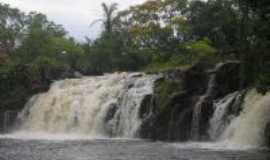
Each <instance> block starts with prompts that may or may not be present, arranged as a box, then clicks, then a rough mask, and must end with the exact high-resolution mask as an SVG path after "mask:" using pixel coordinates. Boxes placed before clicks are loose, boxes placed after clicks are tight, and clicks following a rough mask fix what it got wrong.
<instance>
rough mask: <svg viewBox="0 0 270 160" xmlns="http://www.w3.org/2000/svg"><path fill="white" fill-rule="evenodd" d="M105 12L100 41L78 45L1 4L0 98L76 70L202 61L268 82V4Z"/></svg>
mask: <svg viewBox="0 0 270 160" xmlns="http://www.w3.org/2000/svg"><path fill="white" fill-rule="evenodd" d="M102 8H103V12H104V17H102V18H101V19H98V18H97V21H95V22H94V23H93V24H92V25H95V23H102V24H103V27H104V30H103V32H102V33H101V35H100V37H99V38H97V39H96V40H90V39H89V38H87V39H86V42H85V43H78V42H77V41H76V40H74V39H73V38H72V37H70V36H68V35H67V32H66V31H65V29H64V28H63V26H61V25H58V24H55V23H54V22H51V21H49V20H48V19H47V17H46V16H45V15H43V14H41V13H36V12H32V13H29V14H26V13H24V12H21V11H20V10H18V9H15V8H11V7H10V6H9V5H6V4H1V3H0V92H1V95H0V99H1V100H2V99H9V98H8V97H20V98H19V100H18V103H20V102H22V101H24V100H25V99H26V98H27V96H25V95H30V94H31V93H32V92H33V91H34V90H36V89H38V90H40V89H42V86H46V84H49V83H50V82H51V80H52V79H60V78H64V77H67V76H68V74H70V73H73V72H74V71H79V72H81V73H83V74H88V75H96V74H102V73H104V72H115V71H136V70H143V69H144V70H145V69H147V70H160V69H167V68H174V67H186V66H190V65H192V64H194V63H196V62H198V61H200V60H207V61H216V62H218V61H224V60H228V59H229V60H230V59H231V60H240V61H241V62H242V64H243V65H242V77H243V80H245V81H247V82H248V83H249V84H250V85H256V86H259V87H261V88H267V86H269V84H270V71H269V70H270V69H269V67H270V63H269V60H270V55H269V48H270V15H269V14H270V2H269V1H268V0H259V1H258V0H257V1H256V0H208V1H207V2H205V1H198V0H193V1H189V0H150V1H147V2H145V3H143V4H141V5H137V6H132V7H130V8H129V9H127V10H124V11H118V10H117V4H110V5H107V4H104V3H103V4H102ZM231 76H233V75H231ZM20 95H21V96H20ZM14 101H16V100H12V101H8V102H6V101H5V103H3V102H2V103H1V104H0V105H1V106H2V107H7V106H16V105H13V104H14Z"/></svg>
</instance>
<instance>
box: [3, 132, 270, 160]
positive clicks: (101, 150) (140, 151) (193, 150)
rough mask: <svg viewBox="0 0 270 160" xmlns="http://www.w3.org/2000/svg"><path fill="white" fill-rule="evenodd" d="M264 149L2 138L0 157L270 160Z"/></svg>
mask: <svg viewBox="0 0 270 160" xmlns="http://www.w3.org/2000/svg"><path fill="white" fill-rule="evenodd" d="M269 159H270V152H269V151H268V150H264V149H241V150H238V149H236V148H234V149H228V148H226V147H224V148H223V147H220V146H219V147H217V145H214V144H210V143H183V144H182V143H173V144H171V143H163V142H149V141H143V140H130V139H96V140H90V139H88V140H86V139H84V140H79V139H73V140H56V139H54V140H38V139H35V140H31V139H14V138H3V137H2V138H0V160H269Z"/></svg>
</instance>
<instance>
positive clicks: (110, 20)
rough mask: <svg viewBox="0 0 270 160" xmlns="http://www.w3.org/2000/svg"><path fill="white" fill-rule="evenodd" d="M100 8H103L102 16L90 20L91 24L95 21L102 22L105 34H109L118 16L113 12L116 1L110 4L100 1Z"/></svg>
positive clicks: (115, 7) (115, 8)
mask: <svg viewBox="0 0 270 160" xmlns="http://www.w3.org/2000/svg"><path fill="white" fill-rule="evenodd" d="M101 6H102V9H103V16H104V17H103V18H101V19H97V20H95V21H94V22H92V24H91V26H92V25H94V24H96V23H97V22H102V23H103V26H104V28H105V31H104V32H105V33H106V34H111V33H112V31H113V27H114V26H115V25H116V23H117V22H118V17H117V16H116V15H115V14H114V13H115V11H116V10H117V6H118V4H117V3H112V4H109V5H108V4H106V3H104V2H103V3H102V4H101Z"/></svg>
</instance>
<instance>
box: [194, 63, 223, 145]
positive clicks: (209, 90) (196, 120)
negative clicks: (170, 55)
mask: <svg viewBox="0 0 270 160" xmlns="http://www.w3.org/2000/svg"><path fill="white" fill-rule="evenodd" d="M223 65H224V63H219V64H217V65H216V67H215V68H214V69H213V70H212V71H210V72H211V75H210V78H209V81H208V84H207V90H206V93H205V94H204V95H202V96H200V97H199V100H198V102H197V103H196V104H195V107H194V109H193V116H192V122H191V138H192V139H193V140H199V139H200V119H201V112H202V107H203V105H204V103H205V102H206V101H207V100H208V99H209V98H210V97H211V96H212V94H213V91H214V87H215V81H216V72H217V71H218V70H219V69H220V68H221V67H222V66H223Z"/></svg>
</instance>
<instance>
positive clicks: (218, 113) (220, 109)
mask: <svg viewBox="0 0 270 160" xmlns="http://www.w3.org/2000/svg"><path fill="white" fill-rule="evenodd" d="M241 96H242V94H241V93H240V92H234V93H231V94H229V95H227V96H225V97H224V98H222V99H220V100H217V101H216V102H214V110H215V112H214V114H213V117H212V118H211V119H210V128H209V130H208V134H209V137H210V139H211V140H214V141H216V140H218V139H219V138H220V136H221V135H222V133H223V132H224V130H225V128H226V127H227V125H228V123H230V121H231V119H232V118H234V115H233V113H230V108H229V107H231V106H232V105H233V104H234V103H237V102H238V101H239V100H240V97H241ZM235 107H236V106H235Z"/></svg>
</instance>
